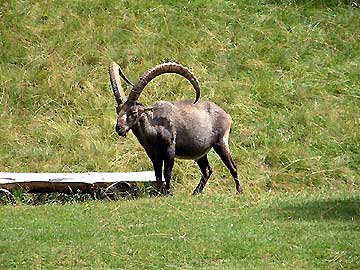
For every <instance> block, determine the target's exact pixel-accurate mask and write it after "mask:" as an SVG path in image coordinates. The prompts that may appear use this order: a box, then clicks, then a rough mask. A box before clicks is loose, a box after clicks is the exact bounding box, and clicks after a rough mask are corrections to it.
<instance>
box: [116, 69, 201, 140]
mask: <svg viewBox="0 0 360 270" xmlns="http://www.w3.org/2000/svg"><path fill="white" fill-rule="evenodd" d="M164 73H177V74H179V75H181V76H183V77H185V78H186V79H187V80H189V81H190V83H191V84H192V85H193V87H194V89H195V91H196V97H195V101H194V103H196V102H197V101H198V100H199V98H200V85H199V81H198V80H197V79H196V77H195V75H194V74H193V73H192V72H191V71H190V70H189V69H188V68H186V67H184V66H182V65H180V64H177V63H164V64H160V65H157V66H155V67H153V68H151V69H149V70H148V71H146V72H145V73H144V74H143V75H142V76H141V77H140V79H139V81H138V83H137V84H136V85H133V84H132V83H131V82H130V81H129V80H128V79H127V78H126V76H125V75H124V73H123V72H122V70H121V68H120V66H119V65H117V64H116V63H111V65H110V67H109V74H110V81H111V86H112V89H113V92H114V96H115V100H116V102H117V108H116V112H117V114H118V120H117V123H116V128H115V129H116V132H117V133H118V134H119V135H120V136H123V137H125V136H126V134H127V133H128V132H129V130H130V129H131V128H132V127H133V126H134V125H136V124H137V123H138V121H139V119H140V117H141V115H142V114H143V113H144V112H146V111H149V110H152V108H147V107H144V106H143V105H141V104H140V103H138V102H137V100H138V98H139V96H140V94H141V92H142V90H143V89H144V88H145V86H146V85H147V84H148V83H149V82H150V81H151V80H152V79H154V78H155V77H157V76H159V75H161V74H164ZM119 75H120V76H121V77H122V78H123V79H124V80H125V81H126V82H127V83H128V84H130V85H132V86H133V88H132V90H131V92H130V94H129V97H128V98H126V95H125V92H124V90H123V89H122V87H121V82H120V77H119Z"/></svg>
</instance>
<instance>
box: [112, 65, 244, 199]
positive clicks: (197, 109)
mask: <svg viewBox="0 0 360 270" xmlns="http://www.w3.org/2000/svg"><path fill="white" fill-rule="evenodd" d="M109 73H110V81H111V85H112V89H113V92H114V96H115V99H116V101H117V110H116V111H117V113H118V119H117V123H116V131H117V133H118V134H119V135H120V136H123V137H125V136H126V134H127V133H128V132H129V131H130V130H132V131H133V133H134V135H135V136H136V138H137V139H138V141H139V142H140V144H141V145H142V146H143V147H144V149H145V151H146V153H147V155H148V156H149V158H150V159H151V161H152V163H153V166H154V171H155V176H156V180H157V183H158V190H159V192H161V193H163V194H166V195H171V194H172V190H171V184H170V179H171V172H172V168H173V165H174V159H175V157H177V158H183V159H192V160H196V162H197V164H198V165H199V167H200V170H201V173H202V178H201V180H200V182H199V184H198V185H197V187H196V188H195V190H194V192H193V194H197V193H201V192H202V191H203V189H204V187H205V185H206V182H207V180H208V179H209V177H210V175H211V173H212V170H211V167H210V165H209V162H208V159H207V153H208V152H209V150H210V149H211V148H213V149H214V150H215V152H216V153H217V154H218V155H219V156H220V158H221V160H222V161H223V162H224V164H225V165H226V167H227V168H228V169H229V170H230V173H231V175H232V176H233V178H234V181H235V187H236V192H237V193H241V192H242V187H241V185H240V182H239V180H238V175H237V169H236V164H235V162H234V161H233V159H232V157H231V154H230V149H229V145H228V140H229V134H230V129H231V117H230V116H229V115H228V114H227V113H226V112H225V111H224V110H223V109H221V108H220V107H219V106H217V105H216V104H214V103H213V102H210V101H205V100H200V101H199V97H200V86H199V82H198V80H197V79H196V77H195V76H194V74H193V73H192V72H191V71H190V70H189V69H187V68H186V67H184V66H182V65H180V64H176V63H164V64H160V65H157V66H155V67H154V68H152V69H150V70H148V71H147V72H145V73H144V75H143V76H142V77H141V78H140V80H139V82H138V83H137V84H136V85H135V86H133V88H132V90H131V92H130V94H129V97H128V98H127V99H126V95H125V93H124V91H123V89H122V87H121V83H120V77H119V75H120V76H121V77H122V78H123V79H124V80H125V81H126V82H127V83H129V84H131V85H133V84H132V83H131V82H130V81H129V80H128V79H127V78H126V76H125V75H124V74H123V72H122V70H121V68H120V67H119V66H118V65H117V64H116V63H112V64H111V65H110V68H109ZM163 73H177V74H180V75H182V76H183V77H185V78H186V79H187V80H189V81H190V83H191V84H192V85H193V87H194V89H195V91H196V98H195V101H191V100H183V101H159V102H156V103H155V104H153V106H152V107H145V106H143V105H142V104H140V103H138V102H137V100H138V98H139V96H140V94H141V91H142V90H143V89H144V87H145V86H146V85H147V84H148V83H149V82H150V81H151V80H152V79H154V78H155V77H157V76H159V75H161V74H163ZM163 167H164V179H165V187H163V184H162V169H163Z"/></svg>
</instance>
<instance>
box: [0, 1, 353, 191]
mask: <svg viewBox="0 0 360 270" xmlns="http://www.w3.org/2000/svg"><path fill="white" fill-rule="evenodd" d="M0 10H1V13H0V19H1V26H0V36H1V38H0V86H1V88H0V89H1V93H0V98H1V99H0V102H1V106H0V115H1V121H0V125H1V126H0V127H1V130H2V131H3V132H2V135H1V137H0V171H18V172H27V171H33V172H48V171H51V172H70V171H71V172H83V171H134V170H148V169H151V163H150V162H149V160H148V158H147V157H146V155H145V153H144V151H143V149H142V148H141V146H140V145H139V144H138V142H137V140H136V138H135V137H134V136H129V138H127V139H126V140H124V139H120V138H118V136H117V135H116V133H115V132H114V124H115V120H116V114H115V100H114V98H113V96H112V93H111V90H110V87H109V79H108V74H107V66H108V64H109V63H110V62H111V61H117V62H119V63H120V64H121V66H122V67H123V69H124V70H125V72H126V74H127V75H128V77H129V78H131V80H132V81H136V79H137V78H138V77H139V76H140V75H141V74H142V73H143V72H144V71H145V70H147V69H148V68H150V67H152V66H154V65H156V64H158V63H160V62H163V61H168V60H175V61H178V62H180V63H183V64H184V65H187V66H189V67H191V69H192V70H193V71H194V72H195V74H196V75H197V76H198V77H199V79H200V81H201V83H202V98H204V99H210V100H212V101H214V102H216V103H218V104H219V105H220V106H222V107H223V108H224V109H225V110H226V111H228V112H229V113H230V114H231V116H232V118H233V120H234V124H233V132H232V135H231V146H230V147H231V150H232V152H233V156H234V159H235V160H236V163H237V164H238V168H239V174H240V177H241V179H242V181H243V183H244V185H245V187H246V189H248V190H253V191H268V190H270V189H271V190H285V191H291V190H301V189H303V188H314V187H315V188H321V187H324V186H325V187H329V186H333V187H339V186H342V187H348V188H349V189H356V187H358V185H359V167H360V155H359V152H360V151H359V148H360V147H359V146H360V145H359V142H360V138H359V130H360V129H359V126H360V120H359V119H360V118H359V117H360V109H359V108H360V104H359V102H360V95H359V94H360V91H359V79H360V77H359V74H360V70H359V61H360V42H359V39H360V36H359V35H360V32H359V27H358V26H359V25H360V16H359V12H360V9H358V8H355V7H352V6H351V4H350V2H346V1H344V2H342V1H331V2H329V1H321V2H319V1H290V0H289V1H238V3H234V2H227V1H218V2H206V1H191V3H190V2H188V1H176V2H173V3H171V2H168V1H164V2H149V1H136V2H134V1H91V2H90V3H88V1H76V2H71V1H63V2H59V1H37V2H31V1H5V2H2V3H1V9H0ZM127 91H129V88H128V89H127ZM193 96H194V93H193V90H192V89H191V87H189V85H188V83H187V82H186V81H185V80H182V79H180V78H179V77H176V76H174V75H172V76H171V75H169V76H163V77H160V78H158V79H156V80H155V81H154V82H152V83H151V84H150V85H149V86H148V87H147V88H146V89H145V91H144V93H143V94H142V96H141V97H140V101H141V102H143V103H145V104H147V105H150V104H151V103H152V102H154V101H156V100H160V99H170V100H178V99H183V98H192V97H193ZM210 162H211V164H212V166H213V169H214V172H215V173H214V176H213V177H212V179H211V180H210V181H209V182H210V183H209V187H208V188H207V190H206V191H207V192H214V193H217V192H220V193H222V192H223V191H222V190H223V189H225V192H226V193H227V192H228V190H232V189H233V183H232V180H231V176H230V174H229V173H228V171H227V170H226V169H225V168H224V166H223V165H222V163H221V161H220V160H219V158H218V157H217V156H216V155H215V154H213V153H212V152H211V153H210ZM199 178H200V172H199V170H198V168H197V166H195V165H194V164H193V162H188V161H177V162H176V165H175V169H174V177H173V180H174V181H173V182H174V185H175V192H187V193H189V192H191V190H192V189H193V188H194V187H195V185H196V182H197V181H198V179H199Z"/></svg>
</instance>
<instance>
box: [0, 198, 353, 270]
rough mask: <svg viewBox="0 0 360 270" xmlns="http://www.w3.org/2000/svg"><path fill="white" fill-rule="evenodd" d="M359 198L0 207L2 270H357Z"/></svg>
mask: <svg viewBox="0 0 360 270" xmlns="http://www.w3.org/2000/svg"><path fill="white" fill-rule="evenodd" d="M359 223H360V197H359V192H357V193H353V194H349V193H348V192H327V193H318V194H316V195H310V194H297V195H294V194H291V195H289V194H281V195H280V194H279V195H262V196H256V197H251V196H249V195H245V196H241V197H234V196H229V195H204V196H196V197H190V198H189V197H188V196H175V197H173V198H150V199H139V200H136V201H118V202H103V201H92V202H87V203H77V204H73V205H52V206H37V207H35V208H34V207H32V206H21V207H17V208H13V207H9V206H6V207H3V208H2V209H1V210H0V228H1V229H0V239H1V240H0V263H1V264H0V265H2V267H1V269H359V258H360V249H359V246H360V227H359Z"/></svg>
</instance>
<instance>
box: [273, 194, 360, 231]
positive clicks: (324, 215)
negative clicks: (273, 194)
mask: <svg viewBox="0 0 360 270" xmlns="http://www.w3.org/2000/svg"><path fill="white" fill-rule="evenodd" d="M280 207H281V209H277V213H278V215H279V216H278V217H281V218H286V219H289V218H290V219H298V220H339V221H347V222H355V223H357V224H360V197H359V198H349V199H318V200H312V201H306V202H301V203H300V202H299V203H298V204H291V205H286V206H280ZM279 210H280V211H279ZM359 229H360V228H359Z"/></svg>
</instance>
